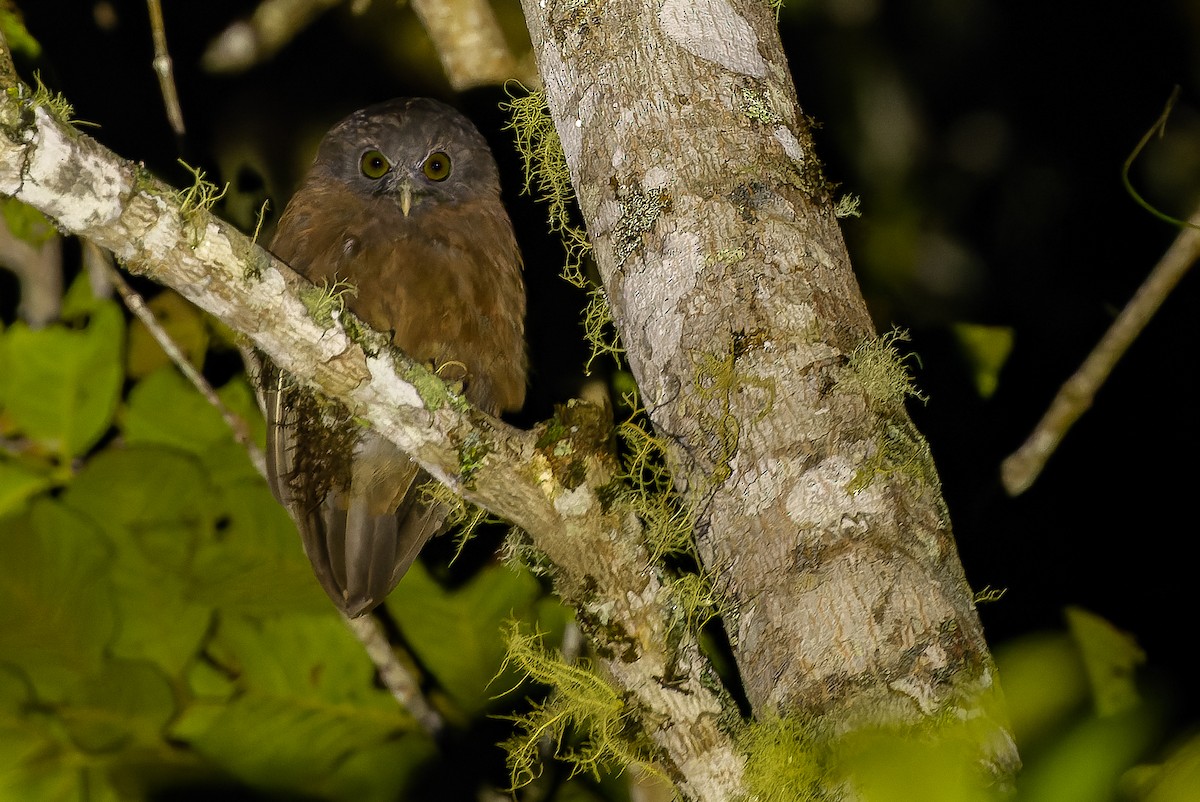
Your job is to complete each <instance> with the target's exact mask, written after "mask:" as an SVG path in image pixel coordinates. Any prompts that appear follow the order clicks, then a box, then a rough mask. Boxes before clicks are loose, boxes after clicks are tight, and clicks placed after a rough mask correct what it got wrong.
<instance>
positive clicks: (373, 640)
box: [343, 615, 445, 735]
mask: <svg viewBox="0 0 1200 802" xmlns="http://www.w3.org/2000/svg"><path fill="white" fill-rule="evenodd" d="M343 618H344V619H345V621H346V624H347V625H349V627H350V631H351V632H353V633H354V636H355V637H356V638H358V640H359V643H361V644H362V645H363V648H364V649H366V651H367V655H368V656H369V657H370V658H371V662H373V663H374V664H375V669H376V670H377V671H378V672H379V679H380V680H381V681H382V682H383V684H384V686H385V687H386V688H387V689H388V690H389V691H391V692H392V696H394V697H395V698H396V701H397V702H399V703H400V705H401V706H402V707H403V708H404V709H405V710H407V711H408V712H409V713H412V715H413V718H415V719H416V720H417V723H418V724H420V725H421V728H422V729H423V730H425V732H427V733H429V734H430V735H437V734H438V733H439V732H441V730H442V728H443V727H444V726H445V722H444V721H443V720H442V716H441V714H440V713H438V712H437V710H435V709H434V708H433V706H432V705H431V704H429V700H427V699H426V698H425V697H424V695H422V693H421V686H420V684H419V683H418V682H417V679H416V677H414V676H413V675H412V674H411V673H409V671H408V669H407V668H405V667H404V664H403V663H401V662H400V661H399V660H398V659H396V653H395V652H394V651H393V650H392V645H391V644H390V643H388V639H387V638H386V637H385V636H384V634H383V630H382V629H380V627H379V623H378V622H377V621H376V620H375V619H374V618H373V617H372V616H369V615H364V616H360V617H359V618H349V617H347V616H343Z"/></svg>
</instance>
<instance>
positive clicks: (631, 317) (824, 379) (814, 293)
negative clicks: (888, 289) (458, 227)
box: [524, 0, 1015, 774]
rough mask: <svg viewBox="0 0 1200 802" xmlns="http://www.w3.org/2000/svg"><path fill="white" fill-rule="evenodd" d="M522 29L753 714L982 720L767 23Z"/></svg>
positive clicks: (946, 539)
mask: <svg viewBox="0 0 1200 802" xmlns="http://www.w3.org/2000/svg"><path fill="white" fill-rule="evenodd" d="M524 9H525V14H526V17H527V20H528V23H529V27H530V32H531V35H532V40H533V42H534V53H535V56H536V58H537V61H538V66H539V71H540V72H541V74H542V76H543V79H544V81H545V86H546V90H547V96H548V100H549V104H550V110H551V114H552V116H553V118H554V120H555V124H556V128H557V130H558V133H559V136H560V139H561V140H562V144H563V149H564V152H565V154H566V159H567V164H568V166H569V169H570V171H571V177H572V183H573V184H574V186H575V187H576V188H577V193H578V197H579V203H580V207H581V210H582V212H583V215H584V218H585V220H586V222H587V226H588V231H589V233H590V236H591V239H592V243H593V246H594V254H595V257H596V261H597V264H598V266H599V269H600V273H601V276H602V278H603V283H604V287H605V290H606V292H607V295H608V299H609V301H610V304H611V307H612V311H613V315H614V318H615V320H616V323H617V328H618V330H619V332H620V334H621V336H622V339H623V341H624V344H625V347H626V350H627V355H628V359H629V363H630V365H631V367H632V370H633V372H634V375H635V377H636V378H637V381H638V383H639V386H640V387H641V392H642V400H643V403H644V404H645V405H646V407H647V409H648V411H649V413H650V416H651V418H652V420H653V422H654V425H655V428H656V430H657V432H658V433H659V435H660V436H662V437H663V438H664V440H666V441H667V447H668V449H669V451H670V454H671V457H672V459H673V461H674V466H673V467H674V469H675V471H676V479H677V483H678V485H679V487H680V489H681V491H682V492H683V494H684V496H685V498H686V499H687V500H688V502H689V503H690V504H691V505H693V508H694V510H695V512H696V515H697V527H696V535H697V542H698V546H699V550H700V554H701V556H702V559H703V562H704V564H705V567H706V569H707V571H708V572H709V574H710V575H711V576H712V577H713V579H714V581H715V582H717V584H718V587H719V588H720V590H721V591H722V592H723V594H724V596H725V599H726V601H727V606H728V610H729V614H727V616H726V625H727V627H728V629H729V632H730V635H731V638H732V640H733V643H734V649H735V652H736V656H737V662H738V666H739V668H740V670H741V674H742V678H743V680H744V682H745V686H746V690H747V693H748V695H749V698H750V701H751V703H752V704H753V707H754V709H755V712H756V713H757V714H759V715H762V714H767V713H770V712H773V711H781V712H790V713H801V714H804V715H806V716H815V717H816V718H817V719H818V720H821V721H823V722H825V725H826V726H827V728H828V729H829V730H831V731H834V732H845V731H847V730H851V729H855V728H857V727H860V726H865V725H871V724H880V723H885V722H887V723H897V722H904V723H917V722H920V721H922V720H925V719H927V718H928V717H931V716H935V715H942V714H950V715H953V716H956V717H986V716H988V715H990V713H989V712H988V711H986V710H985V709H983V707H982V705H981V703H980V701H979V700H980V698H981V697H983V698H986V697H987V696H988V692H989V691H991V690H992V686H993V682H994V676H993V672H994V669H993V664H992V661H991V658H990V655H989V653H988V651H987V647H986V644H985V643H984V640H983V633H982V629H981V626H980V623H979V620H978V617H977V615H976V612H975V609H974V605H973V602H972V595H971V592H970V589H969V588H968V587H967V584H966V581H965V578H964V575H963V571H962V568H961V565H960V563H959V560H958V557H957V553H956V551H955V546H954V541H953V538H952V536H951V531H950V523H949V520H948V517H947V514H946V510H945V507H944V504H943V502H942V499H941V494H940V487H939V483H938V479H937V476H936V472H935V470H934V468H933V465H932V462H931V460H930V459H929V453H928V449H927V447H926V446H925V443H924V441H923V439H922V438H921V437H920V435H919V434H918V433H917V432H916V431H915V429H914V428H913V426H912V424H911V422H910V421H909V419H908V417H907V413H906V412H905V410H904V406H903V392H898V391H896V390H895V388H894V387H893V388H892V389H890V390H889V389H887V388H885V387H883V386H881V385H880V384H879V383H878V382H877V381H875V380H874V379H876V378H878V377H877V376H873V375H872V372H871V371H870V370H864V365H867V364H869V363H871V362H872V359H876V362H877V364H878V359H879V358H881V359H882V361H883V362H887V355H886V353H887V349H886V348H885V347H884V345H885V343H881V342H880V341H879V340H878V339H877V338H876V336H875V333H874V328H873V325H872V322H871V319H870V317H869V316H868V313H867V310H866V307H865V304H864V302H863V299H862V296H861V293H860V292H859V289H858V286H857V284H856V281H855V278H854V276H853V273H852V271H851V267H850V263H849V259H848V256H847V253H846V249H845V246H844V243H843V240H842V236H841V232H840V229H839V227H838V223H837V220H836V218H835V216H834V214H833V204H832V202H831V198H830V195H829V188H828V186H827V185H826V183H825V180H824V178H823V177H822V174H821V170H820V166H819V163H818V161H817V159H816V156H815V155H814V153H813V148H812V141H811V138H810V136H809V131H808V129H809V123H808V121H807V119H806V118H805V117H804V116H803V114H802V113H801V112H800V110H799V108H798V106H797V101H796V93H795V89H794V87H793V85H792V80H791V75H790V73H789V70H788V67H787V64H786V61H785V58H784V54H783V51H782V48H781V45H780V41H779V38H778V34H777V30H776V26H775V19H774V13H773V11H772V10H771V9H770V8H769V6H768V5H767V4H766V3H765V2H760V1H757V0H662V2H656V3H647V2H644V0H606V2H578V0H524ZM856 353H857V354H858V356H857V357H856V356H855V354H856ZM864 356H866V357H869V358H866V359H864V358H862V357H864ZM892 367H895V364H893V365H892ZM995 733H996V738H995V739H994V741H993V744H992V746H991V747H987V749H988V750H989V751H990V752H991V754H990V755H989V756H988V757H989V758H990V759H991V760H992V761H993V762H994V764H995V765H996V767H997V771H998V773H1001V774H1003V773H1005V772H1006V770H1007V769H1008V768H1010V767H1011V765H1012V763H1013V761H1015V750H1014V749H1013V747H1012V745H1011V741H1010V740H1009V739H1008V737H1007V733H1006V731H1005V729H1004V727H1003V725H1002V724H997V725H996V729H995Z"/></svg>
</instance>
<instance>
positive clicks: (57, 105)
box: [29, 72, 95, 127]
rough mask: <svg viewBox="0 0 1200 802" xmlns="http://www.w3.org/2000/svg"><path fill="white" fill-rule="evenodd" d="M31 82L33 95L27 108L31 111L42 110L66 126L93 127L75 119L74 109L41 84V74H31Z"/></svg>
mask: <svg viewBox="0 0 1200 802" xmlns="http://www.w3.org/2000/svg"><path fill="white" fill-rule="evenodd" d="M33 82H34V83H35V84H36V86H35V87H34V88H33V94H32V95H31V96H30V98H29V107H30V108H31V109H36V108H43V109H45V110H46V111H47V112H49V113H50V116H51V117H53V118H55V119H56V120H58V121H59V122H60V123H63V124H64V125H67V126H71V127H74V126H78V125H95V123H89V122H86V121H84V120H77V119H75V107H74V106H72V105H71V103H70V101H68V100H67V99H66V97H64V96H63V95H62V94H61V93H59V92H52V91H50V89H48V88H47V87H46V85H45V84H44V83H42V76H41V73H39V72H35V73H34V74H33Z"/></svg>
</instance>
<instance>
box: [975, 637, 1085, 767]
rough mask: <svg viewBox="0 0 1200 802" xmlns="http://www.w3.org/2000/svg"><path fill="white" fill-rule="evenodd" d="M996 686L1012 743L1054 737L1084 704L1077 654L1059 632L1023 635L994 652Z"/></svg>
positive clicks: (1026, 742)
mask: <svg viewBox="0 0 1200 802" xmlns="http://www.w3.org/2000/svg"><path fill="white" fill-rule="evenodd" d="M996 664H997V666H998V670H999V675H1000V683H1001V685H1003V687H1004V696H1005V698H1006V700H1007V702H1008V714H1009V719H1010V720H1011V721H1012V725H1013V732H1014V734H1015V735H1016V739H1017V743H1019V744H1020V745H1021V746H1023V747H1028V746H1031V745H1032V744H1033V743H1034V742H1035V741H1039V740H1040V739H1042V738H1044V737H1046V736H1047V735H1050V734H1052V733H1053V732H1055V730H1056V729H1057V728H1059V727H1060V726H1061V725H1062V723H1063V721H1064V720H1065V719H1066V718H1067V717H1068V716H1070V715H1072V714H1073V713H1076V712H1078V711H1079V710H1080V709H1081V708H1083V707H1084V706H1085V705H1086V702H1087V697H1088V688H1087V677H1086V675H1085V674H1084V669H1083V663H1082V661H1081V660H1080V659H1079V650H1078V649H1076V648H1075V646H1074V644H1072V643H1071V640H1070V638H1069V637H1067V636H1066V635H1065V634H1063V633H1058V632H1055V633H1041V634H1036V635H1027V636H1025V637H1023V638H1019V639H1017V640H1015V641H1011V642H1009V643H1006V644H1004V645H1002V646H1000V647H998V648H997V649H996Z"/></svg>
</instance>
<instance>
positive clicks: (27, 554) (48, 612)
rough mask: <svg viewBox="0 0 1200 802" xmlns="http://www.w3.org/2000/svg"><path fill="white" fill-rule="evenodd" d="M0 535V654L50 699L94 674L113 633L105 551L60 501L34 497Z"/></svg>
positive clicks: (85, 524)
mask: <svg viewBox="0 0 1200 802" xmlns="http://www.w3.org/2000/svg"><path fill="white" fill-rule="evenodd" d="M3 533H4V535H3V537H0V655H3V656H4V657H3V659H4V661H5V662H7V663H11V664H13V665H15V666H18V667H20V669H21V670H22V671H23V672H24V673H25V674H26V675H27V676H28V677H30V678H31V679H32V681H33V683H34V685H35V686H36V688H37V691H38V695H39V696H40V697H42V698H44V699H51V700H52V699H56V698H58V697H60V696H61V694H62V692H63V691H64V690H65V689H66V688H67V687H69V686H71V685H73V684H74V683H75V682H76V681H77V680H78V678H79V677H81V676H84V675H86V674H90V673H92V672H94V671H95V670H97V669H98V668H99V667H100V665H101V663H102V660H103V654H104V649H105V647H106V646H107V645H108V643H109V642H110V641H111V639H112V637H113V631H114V612H113V593H112V583H111V581H110V580H109V575H108V570H109V567H110V564H111V556H110V549H109V548H108V547H107V544H106V542H105V539H104V537H103V535H101V533H100V532H99V531H98V530H97V529H96V528H95V527H93V526H91V525H90V524H89V523H88V522H87V521H86V520H84V519H82V518H81V517H80V516H79V515H77V514H75V513H74V512H73V511H71V510H69V509H67V508H66V507H64V506H63V505H61V504H59V503H58V502H55V501H52V500H50V499H37V500H35V501H34V502H33V503H32V504H31V505H30V509H29V512H28V513H26V514H25V515H22V516H20V517H17V518H9V519H6V520H5V521H4V525H3Z"/></svg>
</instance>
